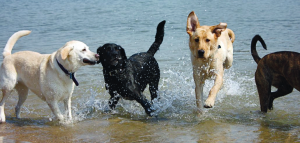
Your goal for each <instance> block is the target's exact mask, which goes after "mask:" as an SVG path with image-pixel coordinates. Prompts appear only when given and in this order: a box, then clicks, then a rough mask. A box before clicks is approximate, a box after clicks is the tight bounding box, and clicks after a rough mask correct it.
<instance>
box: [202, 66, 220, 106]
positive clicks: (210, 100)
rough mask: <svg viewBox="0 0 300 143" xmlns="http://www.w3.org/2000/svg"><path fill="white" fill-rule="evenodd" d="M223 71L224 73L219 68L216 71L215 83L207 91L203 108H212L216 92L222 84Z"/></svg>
mask: <svg viewBox="0 0 300 143" xmlns="http://www.w3.org/2000/svg"><path fill="white" fill-rule="evenodd" d="M223 73H224V69H222V70H219V71H218V73H215V76H216V78H215V83H214V86H213V87H212V88H211V90H210V92H209V95H208V98H207V99H206V101H205V104H204V107H205V108H212V107H213V106H214V104H215V99H216V96H217V93H218V92H219V90H220V89H221V87H222V85H223Z"/></svg>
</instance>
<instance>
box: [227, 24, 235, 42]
mask: <svg viewBox="0 0 300 143" xmlns="http://www.w3.org/2000/svg"><path fill="white" fill-rule="evenodd" d="M227 30H228V35H229V37H230V40H231V43H233V42H234V40H235V35H234V33H233V31H232V30H231V29H228V28H227Z"/></svg>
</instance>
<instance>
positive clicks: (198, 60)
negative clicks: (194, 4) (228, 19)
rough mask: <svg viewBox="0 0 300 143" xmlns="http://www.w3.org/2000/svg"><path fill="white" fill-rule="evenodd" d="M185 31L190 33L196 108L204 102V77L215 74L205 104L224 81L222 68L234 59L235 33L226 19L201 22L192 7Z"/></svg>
mask: <svg viewBox="0 0 300 143" xmlns="http://www.w3.org/2000/svg"><path fill="white" fill-rule="evenodd" d="M186 31H187V33H188V35H189V47H190V51H191V61H192V64H193V77H194V81H195V86H196V88H195V93H196V104H197V107H198V110H199V112H200V113H201V112H202V111H201V108H202V106H203V86H204V84H205V80H207V79H209V78H211V77H213V78H215V82H214V86H213V87H212V89H211V90H210V92H209V95H208V98H207V99H206V101H205V103H204V107H205V108H211V107H213V106H214V102H215V98H216V95H217V93H218V92H219V90H220V88H221V86H222V85H223V74H224V69H229V68H230V67H231V66H232V62H233V46H232V43H233V42H234V40H235V35H234V33H233V31H232V30H230V29H228V28H227V24H226V23H220V24H219V25H215V26H205V25H204V26H200V23H199V20H198V18H197V16H196V14H195V13H194V12H193V11H192V12H191V13H190V14H189V16H188V18H187V27H186Z"/></svg>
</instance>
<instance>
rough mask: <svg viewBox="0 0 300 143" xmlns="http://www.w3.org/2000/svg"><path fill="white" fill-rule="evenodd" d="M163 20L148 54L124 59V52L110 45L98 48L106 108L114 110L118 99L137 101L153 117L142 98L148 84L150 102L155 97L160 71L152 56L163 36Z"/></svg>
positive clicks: (144, 99) (117, 46)
mask: <svg viewBox="0 0 300 143" xmlns="http://www.w3.org/2000/svg"><path fill="white" fill-rule="evenodd" d="M164 25H165V21H162V22H161V23H159V24H158V26H157V33H156V36H155V42H154V43H153V44H152V46H151V47H150V48H149V50H148V51H147V52H143V53H137V54H134V55H132V56H131V57H130V58H128V59H127V57H126V54H125V50H124V49H123V48H122V47H121V46H119V45H117V44H113V43H108V44H105V45H103V46H101V47H99V48H98V49H97V53H98V54H99V55H100V60H99V62H100V63H101V64H102V66H103V75H104V79H105V84H106V89H107V90H109V94H110V95H111V98H110V100H109V106H110V108H111V109H114V108H115V107H116V104H117V103H118V101H119V99H120V96H122V97H123V98H124V99H127V100H136V101H137V102H138V103H140V104H141V105H142V107H143V108H144V109H145V112H146V113H147V114H148V115H149V116H152V115H151V113H152V112H153V109H152V108H151V106H152V105H151V103H150V102H149V101H148V100H147V98H146V97H145V96H144V95H143V91H144V90H145V88H146V86H147V84H149V90H150V93H151V100H153V99H155V98H157V96H158V95H157V91H158V83H159V79H160V70H159V66H158V63H157V61H156V60H155V58H154V54H155V53H156V51H157V50H158V49H159V46H160V44H161V43H162V41H163V37H164Z"/></svg>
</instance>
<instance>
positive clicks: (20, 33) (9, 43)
mask: <svg viewBox="0 0 300 143" xmlns="http://www.w3.org/2000/svg"><path fill="white" fill-rule="evenodd" d="M30 33H31V31H29V30H22V31H18V32H16V33H14V34H13V35H12V36H11V37H10V38H9V39H8V41H7V43H6V45H5V48H4V50H3V53H2V55H3V58H5V57H6V56H8V55H11V50H12V48H13V47H14V45H15V43H16V42H17V41H18V39H20V38H21V37H23V36H26V35H28V34H30Z"/></svg>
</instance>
